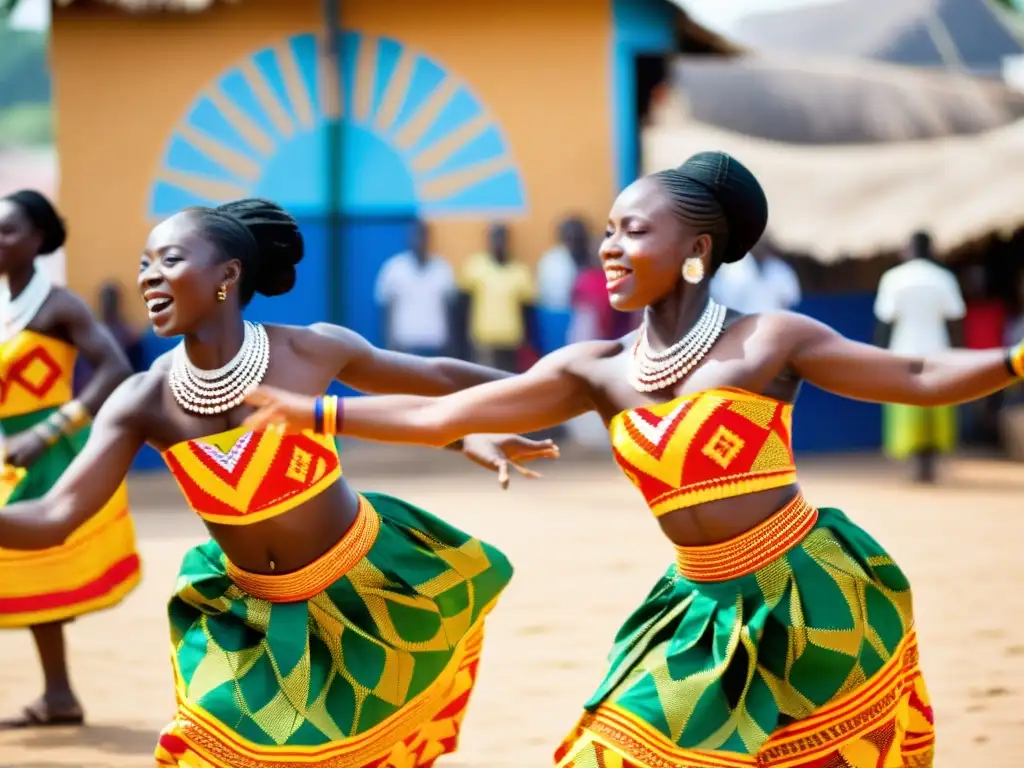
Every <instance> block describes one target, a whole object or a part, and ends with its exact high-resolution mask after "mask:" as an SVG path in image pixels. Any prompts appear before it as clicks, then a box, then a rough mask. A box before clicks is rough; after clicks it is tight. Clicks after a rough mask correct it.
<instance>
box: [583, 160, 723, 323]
mask: <svg viewBox="0 0 1024 768" xmlns="http://www.w3.org/2000/svg"><path fill="white" fill-rule="evenodd" d="M710 252H711V237H710V236H709V235H707V234H702V233H700V232H698V231H697V230H696V229H694V228H693V227H691V226H689V225H687V224H686V223H685V222H684V221H683V220H682V219H680V217H679V215H678V214H677V213H676V212H675V210H674V208H673V206H672V201H671V199H670V198H669V196H668V194H667V193H666V192H665V190H664V189H663V188H662V186H661V185H660V184H659V183H658V181H657V180H656V179H654V178H652V177H649V176H645V177H644V178H642V179H639V180H637V181H635V182H633V183H632V184H630V185H629V186H628V187H626V189H624V190H623V191H622V192H621V193H620V194H619V196H618V197H617V198H616V199H615V203H614V204H613V205H612V210H611V213H609V214H608V228H607V230H606V231H605V237H604V241H603V242H602V243H601V265H602V267H603V268H604V274H605V278H606V280H607V287H608V298H609V300H610V301H611V305H612V306H613V307H615V309H617V310H620V311H622V312H634V311H636V310H639V309H643V308H644V307H646V306H649V305H651V304H655V303H657V302H658V301H659V300H660V299H662V298H664V297H665V296H666V295H667V294H668V293H669V292H670V291H671V290H672V289H673V288H674V287H675V286H676V284H677V283H678V282H679V280H680V272H681V269H682V265H683V262H684V261H685V260H686V258H687V257H689V256H698V257H699V258H701V260H702V261H703V262H704V266H705V271H707V268H708V267H710V258H709V257H710Z"/></svg>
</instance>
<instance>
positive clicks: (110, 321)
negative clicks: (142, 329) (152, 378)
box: [99, 283, 145, 372]
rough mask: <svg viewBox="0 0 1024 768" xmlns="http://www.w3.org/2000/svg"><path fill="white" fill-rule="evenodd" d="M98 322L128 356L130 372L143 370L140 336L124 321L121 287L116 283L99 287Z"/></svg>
mask: <svg viewBox="0 0 1024 768" xmlns="http://www.w3.org/2000/svg"><path fill="white" fill-rule="evenodd" d="M99 319H100V322H102V323H103V324H104V325H105V326H106V327H107V330H108V331H110V332H111V333H112V334H113V335H114V338H115V339H117V343H118V344H120V345H121V349H123V350H124V353H125V354H126V355H127V356H128V362H129V363H131V366H132V370H133V371H135V372H138V371H141V370H143V369H144V368H145V362H144V360H143V354H142V335H141V334H140V333H139V332H138V331H136V330H135V329H134V328H132V326H131V325H129V324H128V321H127V320H125V317H124V310H123V304H122V293H121V286H120V285H119V284H118V283H104V284H103V285H102V286H100V318H99Z"/></svg>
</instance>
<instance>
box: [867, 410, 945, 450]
mask: <svg viewBox="0 0 1024 768" xmlns="http://www.w3.org/2000/svg"><path fill="white" fill-rule="evenodd" d="M956 418H957V417H956V408H954V407H952V406H938V407H929V408H924V407H921V406H917V405H900V404H893V403H886V404H885V405H883V406H882V439H883V443H884V446H885V453H886V454H887V455H888V456H890V457H891V458H893V459H898V460H903V459H908V458H910V457H911V456H913V455H915V454H918V453H923V452H926V451H931V452H934V453H950V452H952V451H953V449H954V448H956V438H957V421H956Z"/></svg>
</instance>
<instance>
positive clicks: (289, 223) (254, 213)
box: [216, 197, 305, 296]
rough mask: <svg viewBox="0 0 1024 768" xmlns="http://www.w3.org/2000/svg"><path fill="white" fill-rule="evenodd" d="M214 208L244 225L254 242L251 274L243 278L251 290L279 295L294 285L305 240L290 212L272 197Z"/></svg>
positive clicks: (303, 253)
mask: <svg viewBox="0 0 1024 768" xmlns="http://www.w3.org/2000/svg"><path fill="white" fill-rule="evenodd" d="M216 210H217V211H218V212H219V213H222V214H224V215H225V216H230V217H231V218H232V219H234V220H235V221H237V222H238V223H239V224H241V225H242V226H244V227H245V228H246V229H247V230H249V233H250V234H251V235H252V237H253V240H254V241H255V242H256V264H255V265H253V266H254V267H255V269H254V270H252V271H253V272H254V274H252V275H251V276H249V279H248V280H247V279H246V277H247V276H246V275H244V274H243V277H242V279H243V281H245V282H249V284H250V286H251V287H252V290H254V291H255V292H256V293H261V294H263V295H264V296H280V295H281V294H282V293H288V291H290V290H291V289H292V288H294V287H295V276H296V274H295V265H296V264H298V263H299V262H300V261H302V257H303V256H304V255H305V243H304V241H303V239H302V232H301V231H300V230H299V225H298V223H297V222H296V221H295V219H294V218H292V216H291V214H289V213H288V212H287V211H285V210H284V208H282V207H281V206H280V205H278V204H277V203H275V202H273V201H272V200H265V199H263V198H256V197H250V198H246V199H244V200H235V201H233V202H230V203H225V204H224V205H221V206H218V207H217V209H216ZM250 280H251V282H250Z"/></svg>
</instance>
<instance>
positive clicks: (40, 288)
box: [0, 269, 53, 341]
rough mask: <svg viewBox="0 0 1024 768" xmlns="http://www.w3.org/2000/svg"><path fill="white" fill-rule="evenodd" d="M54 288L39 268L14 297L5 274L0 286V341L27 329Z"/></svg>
mask: <svg viewBox="0 0 1024 768" xmlns="http://www.w3.org/2000/svg"><path fill="white" fill-rule="evenodd" d="M52 289H53V283H51V282H50V279H49V278H48V277H47V276H46V275H44V274H43V273H42V272H41V271H40V270H38V269H37V270H36V271H35V274H33V275H32V279H31V280H29V281H28V285H26V286H25V289H24V290H23V291H22V292H21V293H19V294H18V296H17V298H13V299H12V298H11V288H10V284H9V283H8V281H7V276H6V275H4V277H3V284H2V286H0V322H2V326H0V341H8V340H10V339H11V338H13V337H14V336H15V335H16V334H18V333H20V332H21V331H23V330H25V328H26V327H28V324H29V323H31V322H32V320H33V318H35V316H36V315H37V314H38V313H39V310H40V309H42V307H43V303H44V302H45V301H46V299H47V298H49V296H50V291H51V290H52Z"/></svg>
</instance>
